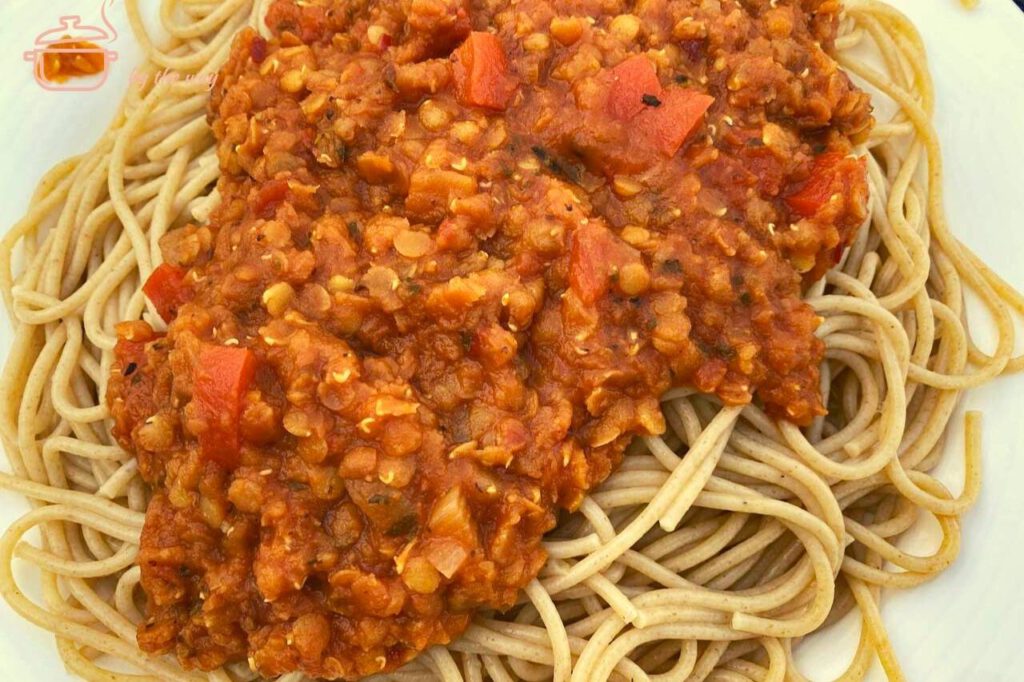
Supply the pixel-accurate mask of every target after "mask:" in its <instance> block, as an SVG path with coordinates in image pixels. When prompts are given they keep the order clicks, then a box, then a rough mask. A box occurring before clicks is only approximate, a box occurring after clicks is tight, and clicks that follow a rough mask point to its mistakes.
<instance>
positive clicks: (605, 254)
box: [569, 223, 640, 304]
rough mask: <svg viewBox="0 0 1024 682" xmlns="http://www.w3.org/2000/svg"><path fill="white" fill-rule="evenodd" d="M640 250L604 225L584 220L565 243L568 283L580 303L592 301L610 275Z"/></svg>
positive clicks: (636, 257)
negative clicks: (567, 261) (566, 248)
mask: <svg viewBox="0 0 1024 682" xmlns="http://www.w3.org/2000/svg"><path fill="white" fill-rule="evenodd" d="M639 262H640V253H639V252H638V251H637V250H636V249H634V248H633V247H631V246H630V245H629V244H627V243H626V242H624V241H622V240H621V239H619V238H618V237H617V236H615V235H614V234H613V233H612V232H611V230H609V229H608V228H606V227H603V226H600V225H594V224H592V223H591V224H588V225H584V226H582V227H580V228H579V229H577V230H576V231H575V232H573V235H572V243H571V244H570V247H569V286H570V287H572V290H573V291H575V292H576V294H577V295H578V296H579V297H580V300H581V301H583V302H584V303H587V304H590V303H594V302H596V301H597V300H598V299H599V298H601V296H603V295H604V294H605V292H606V291H608V284H609V282H610V280H611V277H612V275H613V274H614V273H615V272H618V271H619V270H621V269H622V267H623V266H624V265H627V264H629V263H639Z"/></svg>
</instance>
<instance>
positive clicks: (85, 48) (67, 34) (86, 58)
mask: <svg viewBox="0 0 1024 682" xmlns="http://www.w3.org/2000/svg"><path fill="white" fill-rule="evenodd" d="M110 1H112V0H110ZM100 15H101V17H102V19H103V23H104V24H105V26H89V25H84V24H83V23H82V17H80V16H77V15H74V16H66V17H61V18H60V21H59V23H60V25H59V26H57V27H55V28H52V29H50V30H48V31H44V32H42V33H40V34H39V35H38V36H36V41H35V48H34V49H32V50H28V51H26V52H25V53H24V55H23V56H24V59H25V61H27V62H33V64H34V66H33V70H34V73H35V77H36V82H37V83H39V85H41V86H42V87H43V88H45V89H47V90H55V91H66V92H67V91H70V92H85V91H89V90H96V89H97V88H99V87H100V86H102V85H103V84H104V83H105V82H106V81H107V70H108V67H109V65H110V64H111V62H115V61H117V52H116V51H114V50H110V49H107V48H105V47H103V45H104V44H109V43H111V42H113V41H114V40H115V39H117V29H115V28H114V27H113V25H112V24H111V23H110V21H109V20H108V19H107V14H106V3H104V5H103V6H102V7H101V9H100ZM76 76H95V77H94V78H90V79H89V81H88V82H86V83H84V84H76V83H75V82H74V78H75V77H76Z"/></svg>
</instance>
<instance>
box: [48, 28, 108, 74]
mask: <svg viewBox="0 0 1024 682" xmlns="http://www.w3.org/2000/svg"><path fill="white" fill-rule="evenodd" d="M81 50H96V52H81ZM106 59H107V58H106V55H105V54H104V53H103V51H102V48H101V47H100V46H99V45H96V44H95V43H90V42H89V41H87V40H72V39H71V36H64V39H62V40H61V41H60V42H57V43H54V44H53V45H50V46H49V47H47V48H46V52H45V53H44V54H43V76H44V77H45V78H46V80H48V81H50V82H51V83H64V82H66V81H67V80H69V79H71V78H78V77H84V76H94V75H96V74H97V73H102V72H103V69H104V68H106Z"/></svg>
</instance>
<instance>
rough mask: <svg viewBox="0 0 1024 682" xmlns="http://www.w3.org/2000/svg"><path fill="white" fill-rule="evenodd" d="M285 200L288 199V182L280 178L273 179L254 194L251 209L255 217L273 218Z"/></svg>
mask: <svg viewBox="0 0 1024 682" xmlns="http://www.w3.org/2000/svg"><path fill="white" fill-rule="evenodd" d="M286 198H288V181H287V180H283V179H280V178H278V179H274V180H271V181H270V182H267V183H266V184H264V185H263V186H262V187H260V188H259V191H257V192H256V201H255V202H254V203H253V209H254V210H255V211H256V215H257V217H260V218H264V219H267V218H273V217H274V213H275V212H276V211H277V207H278V206H280V205H281V203H282V202H283V201H284V200H285V199H286Z"/></svg>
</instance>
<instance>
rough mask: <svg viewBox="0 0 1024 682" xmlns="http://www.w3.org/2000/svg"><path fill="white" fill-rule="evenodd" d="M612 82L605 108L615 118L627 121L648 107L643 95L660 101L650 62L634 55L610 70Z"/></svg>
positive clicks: (645, 58) (658, 85)
mask: <svg viewBox="0 0 1024 682" xmlns="http://www.w3.org/2000/svg"><path fill="white" fill-rule="evenodd" d="M611 76H612V82H611V86H610V88H609V90H608V102H607V108H608V113H610V114H611V115H612V116H614V117H615V118H617V119H619V120H621V121H628V120H630V119H631V118H633V117H634V116H636V115H637V114H639V113H640V112H641V111H643V110H644V109H645V108H647V106H648V105H646V104H644V95H649V96H651V97H654V98H656V99H659V100H660V99H661V94H662V88H661V83H659V82H658V74H657V73H656V72H655V70H654V65H653V64H651V60H650V59H648V58H647V57H645V56H643V55H635V56H633V57H630V58H629V59H626V60H625V61H622V62H620V63H619V64H617V65H616V66H615V67H614V68H612V74H611Z"/></svg>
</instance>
